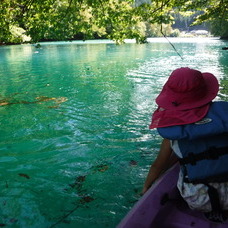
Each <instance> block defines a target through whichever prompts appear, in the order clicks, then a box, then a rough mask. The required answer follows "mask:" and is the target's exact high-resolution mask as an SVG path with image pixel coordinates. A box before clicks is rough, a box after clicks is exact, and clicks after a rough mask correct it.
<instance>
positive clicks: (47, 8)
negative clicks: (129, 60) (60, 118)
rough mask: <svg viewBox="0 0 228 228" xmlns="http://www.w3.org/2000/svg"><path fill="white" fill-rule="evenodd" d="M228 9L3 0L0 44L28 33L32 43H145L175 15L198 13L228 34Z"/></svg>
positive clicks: (219, 5)
mask: <svg viewBox="0 0 228 228" xmlns="http://www.w3.org/2000/svg"><path fill="white" fill-rule="evenodd" d="M227 9H228V6H227V0H220V1H217V0H209V1H208V0H194V1H193V0H192V1H191V0H189V1H186V0H154V1H149V0H135V1H134V0H42V1H41V0H4V1H1V4H0V26H1V30H0V43H20V42H23V41H25V38H27V37H25V35H27V36H29V37H30V38H31V42H38V41H41V40H72V39H77V38H80V39H89V38H94V37H101V38H103V37H104V38H109V39H112V40H115V41H116V42H117V43H122V42H123V41H124V39H126V38H135V39H136V40H137V42H144V41H145V39H146V37H147V36H148V34H149V35H151V34H154V35H156V34H159V32H158V31H156V26H157V27H159V25H161V24H163V25H164V26H165V24H167V25H169V29H170V28H171V27H170V25H171V24H172V21H173V20H174V18H173V16H172V15H174V12H182V14H184V15H185V16H190V15H191V14H192V13H193V12H194V11H196V10H201V12H202V14H201V15H200V16H198V17H197V18H196V20H195V23H202V22H204V21H210V22H211V25H212V31H213V32H214V33H215V34H219V35H222V36H226V35H227V30H228V29H227V20H228V19H227V15H228V13H227ZM148 24H149V25H148ZM164 26H163V27H164ZM149 27H151V28H153V27H154V29H149V30H151V31H147V29H148V28H149ZM20 28H21V29H23V30H20ZM153 30H154V31H153ZM157 30H158V29H157ZM166 30H167V31H168V27H167V28H166ZM167 34H168V33H167ZM169 34H172V31H170V32H169ZM176 35H177V33H176Z"/></svg>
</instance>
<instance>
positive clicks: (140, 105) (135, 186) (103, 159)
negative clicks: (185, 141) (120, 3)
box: [0, 39, 228, 228]
mask: <svg viewBox="0 0 228 228" xmlns="http://www.w3.org/2000/svg"><path fill="white" fill-rule="evenodd" d="M171 42H173V44H174V45H175V47H176V48H177V50H178V52H179V53H180V54H181V55H182V56H183V60H182V59H181V58H180V57H179V56H178V55H177V54H176V53H175V51H174V50H173V48H172V47H171V46H170V45H169V44H168V43H167V41H166V40H165V39H152V40H150V43H148V44H144V45H137V44H134V43H127V44H125V45H121V46H117V45H115V44H114V43H112V42H107V41H104V40H103V41H94V42H89V41H87V42H79V41H76V42H69V43H66V42H53V43H42V44H41V47H40V48H35V46H33V45H16V46H4V47H0V83H1V90H0V124H1V128H0V131H1V132H0V152H1V158H0V164H1V166H0V172H1V179H0V187H1V196H0V207H1V212H0V213H1V216H0V218H1V221H0V224H1V225H2V226H3V225H8V226H14V227H26V228H27V227H82V228H83V227H94V228H100V227H115V226H116V224H117V223H118V222H119V221H120V219H121V218H122V217H123V216H124V215H125V214H126V213H127V211H128V210H129V209H130V207H131V206H132V205H133V203H134V202H135V201H137V199H138V198H139V192H140V191H141V187H142V184H143V181H144V178H145V175H146V173H147V170H148V167H149V165H150V163H151V161H152V160H153V159H154V157H155V155H156V153H157V149H158V145H159V142H160V138H159V136H158V135H157V133H156V131H149V129H148V125H149V123H150V118H151V113H152V112H153V110H154V109H155V103H154V98H155V97H156V96H157V94H158V93H159V91H160V89H161V86H162V85H163V84H164V82H165V81H166V79H167V77H168V75H169V73H170V72H171V71H172V70H174V69H175V68H177V67H182V66H189V67H193V68H196V69H199V70H202V71H209V72H211V73H214V74H215V75H216V76H217V77H218V79H219V80H220V85H221V91H220V94H219V96H218V99H227V94H228V93H227V85H228V84H227V74H228V65H227V62H228V61H227V60H228V59H227V58H228V57H227V52H226V51H224V50H222V47H223V46H227V43H225V42H222V41H220V40H217V39H198V40H196V39H171ZM98 218H99V219H98Z"/></svg>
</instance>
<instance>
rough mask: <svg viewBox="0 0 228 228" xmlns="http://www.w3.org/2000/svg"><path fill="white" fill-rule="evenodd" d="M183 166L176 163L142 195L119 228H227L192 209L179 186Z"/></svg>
mask: <svg viewBox="0 0 228 228" xmlns="http://www.w3.org/2000/svg"><path fill="white" fill-rule="evenodd" d="M179 170H180V166H179V164H175V165H174V166H173V167H171V168H170V169H169V170H167V171H166V172H165V173H164V174H163V175H162V176H161V177H160V178H159V179H158V180H157V182H156V183H154V184H153V185H152V187H151V188H150V189H149V190H148V191H147V192H146V193H145V194H144V195H143V196H142V198H141V199H140V200H139V201H138V202H137V203H136V204H135V205H134V207H133V208H132V209H131V210H130V212H129V213H128V214H127V215H126V216H125V217H124V218H123V220H122V221H121V222H120V224H119V225H118V226H117V228H228V220H226V221H225V222H224V223H216V222H212V221H210V220H208V219H207V218H206V216H205V215H204V213H202V212H200V211H194V210H191V209H190V208H189V207H188V205H187V203H186V202H185V201H184V200H183V199H182V198H181V196H180V194H179V191H178V189H177V187H176V185H177V179H178V174H179Z"/></svg>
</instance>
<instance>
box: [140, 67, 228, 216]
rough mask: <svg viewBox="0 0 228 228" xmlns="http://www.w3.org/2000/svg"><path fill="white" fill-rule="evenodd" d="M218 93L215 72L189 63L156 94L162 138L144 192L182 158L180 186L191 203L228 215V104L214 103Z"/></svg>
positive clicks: (155, 121) (156, 116)
mask: <svg viewBox="0 0 228 228" xmlns="http://www.w3.org/2000/svg"><path fill="white" fill-rule="evenodd" d="M218 91H219V83H218V80H217V78H216V77H215V76H214V75H213V74H211V73H202V72H200V71H198V70H195V69H191V68H188V67H182V68H178V69H176V70H174V71H173V72H172V73H171V75H170V76H169V78H168V80H167V82H166V83H165V85H164V86H163V88H162V91H161V93H160V94H159V95H158V97H157V98H156V103H157V105H158V108H157V109H156V111H155V112H154V113H153V115H152V122H151V124H150V129H154V128H157V131H158V133H159V134H160V135H161V136H162V137H163V141H162V143H161V147H160V150H159V153H158V156H157V158H156V159H155V161H154V162H153V163H152V165H151V167H150V169H149V172H148V175H147V177H146V180H145V183H144V186H143V190H142V194H144V193H145V192H146V191H147V190H148V189H149V188H150V187H151V185H152V184H153V182H154V181H155V180H156V179H157V178H158V177H159V176H160V175H161V173H162V172H163V171H164V170H166V169H167V168H168V167H169V166H170V165H172V164H174V163H175V162H177V161H179V163H180V165H181V168H180V173H179V178H178V182H177V187H178V189H179V192H180V194H181V196H182V197H183V199H184V200H185V201H186V202H187V204H188V205H189V207H190V208H191V209H194V210H200V211H202V212H205V213H207V214H210V213H211V212H213V213H212V214H215V213H214V212H216V213H217V214H219V215H222V219H224V216H223V213H222V212H223V211H226V210H228V168H227V164H228V102H225V101H214V102H212V101H213V100H214V98H215V97H216V96H217V94H218ZM221 213H222V214H221ZM222 219H221V216H220V218H219V220H222ZM212 220H213V218H212Z"/></svg>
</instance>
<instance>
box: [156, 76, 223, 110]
mask: <svg viewBox="0 0 228 228" xmlns="http://www.w3.org/2000/svg"><path fill="white" fill-rule="evenodd" d="M202 76H203V79H204V81H205V90H206V91H207V93H206V95H205V96H203V97H201V98H200V99H197V100H195V101H191V102H185V103H182V104H180V105H178V106H174V105H173V104H172V103H173V102H172V101H171V100H170V96H169V95H168V93H167V84H165V85H164V87H163V89H162V91H161V93H160V94H159V95H158V97H157V98H156V103H157V104H158V105H159V106H160V107H162V108H164V109H167V110H189V109H193V108H197V107H201V106H203V105H205V104H207V103H209V102H210V101H212V100H213V99H214V98H215V97H216V96H217V93H218V91H219V83H218V80H217V78H216V77H215V76H214V75H213V74H211V73H202Z"/></svg>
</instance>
